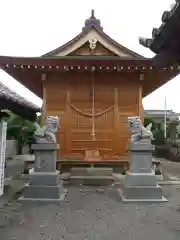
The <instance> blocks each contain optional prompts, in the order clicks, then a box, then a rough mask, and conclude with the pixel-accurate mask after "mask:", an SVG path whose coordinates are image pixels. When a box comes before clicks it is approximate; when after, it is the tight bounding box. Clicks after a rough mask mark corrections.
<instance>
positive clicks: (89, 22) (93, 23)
mask: <svg viewBox="0 0 180 240" xmlns="http://www.w3.org/2000/svg"><path fill="white" fill-rule="evenodd" d="M92 28H96V29H100V30H103V28H102V27H101V21H100V20H99V19H97V18H96V17H95V14H94V9H92V10H91V16H90V18H88V19H86V21H85V24H84V27H83V28H82V30H83V31H85V30H89V29H92Z"/></svg>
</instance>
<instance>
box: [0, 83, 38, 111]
mask: <svg viewBox="0 0 180 240" xmlns="http://www.w3.org/2000/svg"><path fill="white" fill-rule="evenodd" d="M0 98H3V99H6V100H9V101H12V102H14V103H16V104H19V105H22V106H24V107H27V108H28V109H32V110H34V111H37V112H39V111H40V108H39V107H38V106H37V105H35V104H33V103H32V102H30V101H28V100H26V99H25V98H24V97H22V96H21V95H19V94H17V93H15V92H14V91H12V90H10V89H9V88H8V87H7V86H6V85H4V84H3V83H2V82H0Z"/></svg>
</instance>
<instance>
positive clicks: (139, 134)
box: [128, 116, 154, 143]
mask: <svg viewBox="0 0 180 240" xmlns="http://www.w3.org/2000/svg"><path fill="white" fill-rule="evenodd" d="M128 125H129V128H130V131H131V142H132V143H136V142H139V141H149V142H151V140H153V139H154V138H153V134H152V132H151V128H152V123H150V124H149V125H148V126H147V127H146V128H145V127H144V126H143V125H142V122H141V119H140V117H138V116H135V117H128Z"/></svg>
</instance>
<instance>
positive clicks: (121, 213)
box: [0, 161, 180, 240]
mask: <svg viewBox="0 0 180 240" xmlns="http://www.w3.org/2000/svg"><path fill="white" fill-rule="evenodd" d="M163 169H164V171H165V172H166V174H169V175H174V176H179V177H180V164H177V163H168V162H167V161H164V162H163ZM163 189H164V195H165V197H167V198H168V200H169V202H168V203H164V204H141V205H140V204H123V203H122V202H121V200H120V199H119V196H118V194H117V191H116V189H115V188H112V187H106V188H105V187H101V188H95V187H82V186H81V187H76V188H75V187H69V188H68V195H67V197H66V199H65V201H64V202H62V203H61V204H54V205H47V204H35V203H34V204H33V203H31V204H30V203H24V204H23V205H22V209H21V211H20V212H19V213H18V214H17V216H16V221H14V222H13V223H12V224H11V225H9V226H8V227H6V228H1V229H0V239H1V240H24V239H25V240H50V239H53V240H61V239H65V240H71V239H73V240H76V239H77V240H106V239H107V240H110V239H112V240H116V239H117V240H121V239H122V240H145V239H147V240H150V239H153V240H156V239H158V240H166V239H167V240H180V185H174V186H172V185H169V186H163Z"/></svg>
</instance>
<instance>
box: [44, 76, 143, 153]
mask: <svg viewBox="0 0 180 240" xmlns="http://www.w3.org/2000/svg"><path fill="white" fill-rule="evenodd" d="M93 81H94V104H95V115H96V116H95V118H94V128H95V134H96V136H95V139H94V140H92V125H93V120H92V91H93V88H92V82H93ZM139 84H140V83H139V81H138V75H137V74H133V73H128V74H127V73H126V74H125V73H106V74H105V73H96V72H95V73H93V75H92V73H90V72H87V73H81V72H80V73H70V72H65V73H61V74H60V73H59V74H57V75H52V76H49V78H48V81H47V83H46V87H47V114H48V115H58V116H59V117H60V119H61V127H60V130H59V132H58V134H57V135H58V136H57V137H58V141H59V142H60V145H61V154H65V155H67V154H69V155H72V154H74V153H80V154H84V153H85V149H86V148H87V149H94V148H97V149H99V150H100V152H101V154H102V155H106V156H107V155H109V156H114V155H122V154H126V153H127V151H126V149H127V144H128V140H129V129H128V125H127V118H128V117H129V116H135V115H139V114H140V109H141V108H140V107H139V104H140V102H141V101H140V98H141V96H140V91H139V87H140V85H139ZM60 156H61V155H60V153H59V154H58V157H60Z"/></svg>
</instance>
